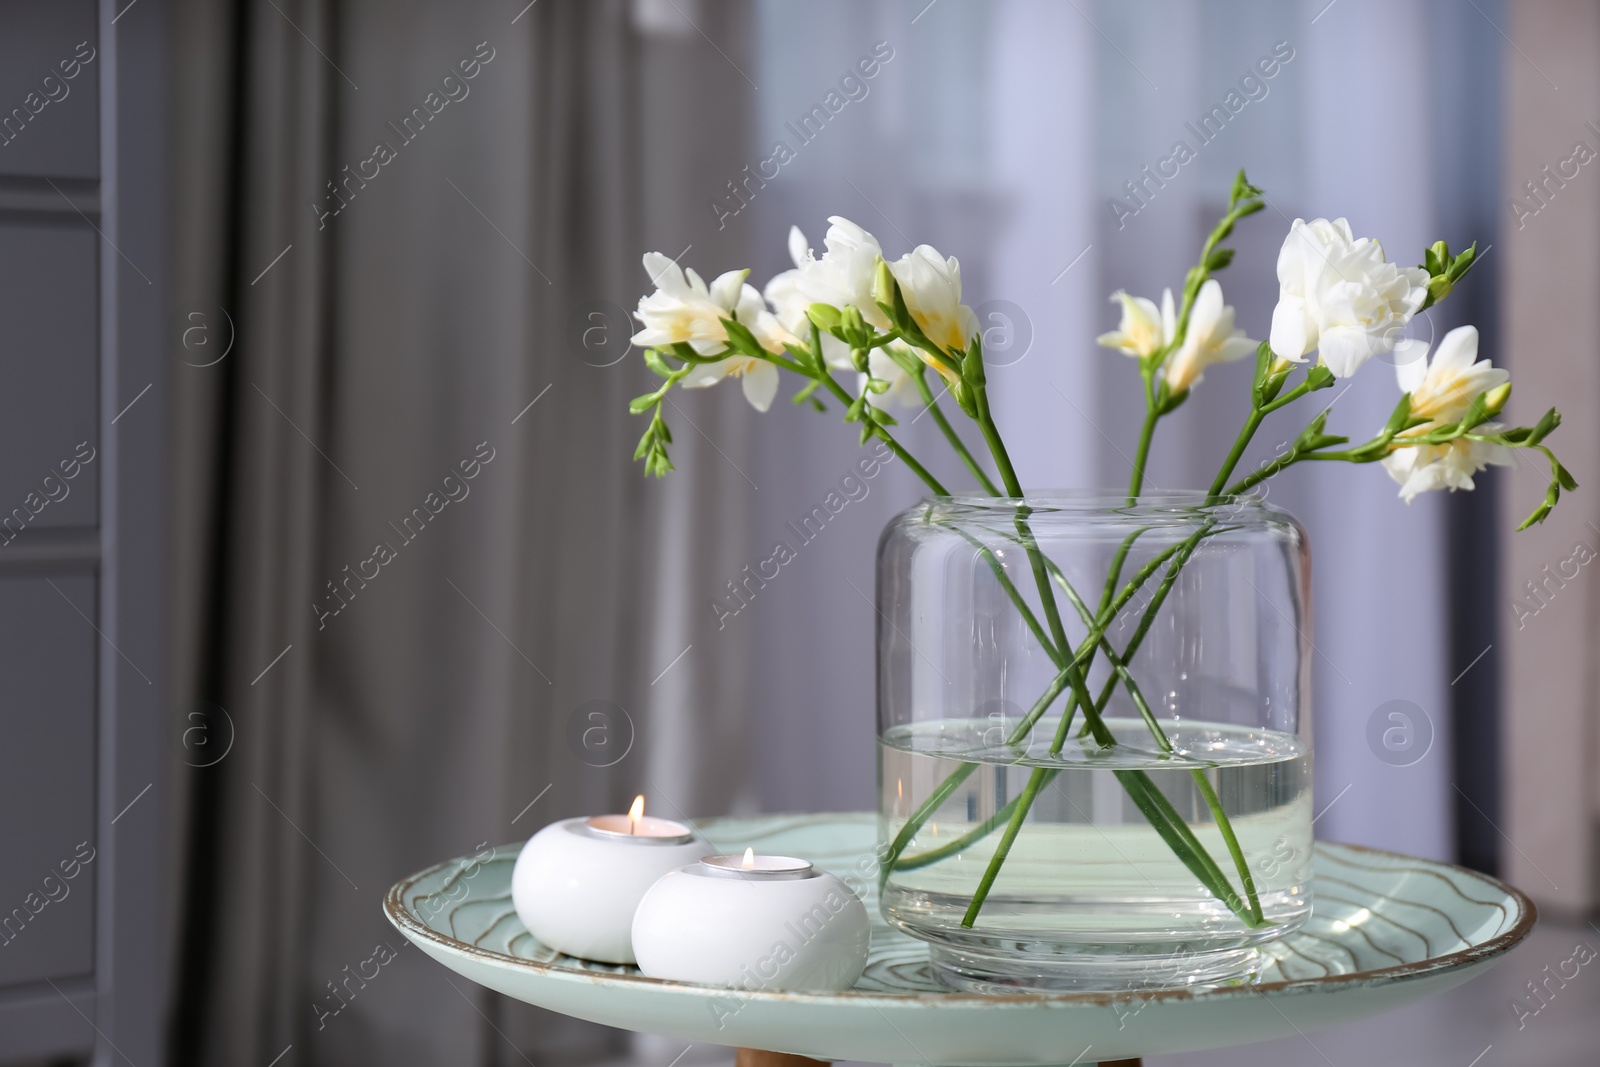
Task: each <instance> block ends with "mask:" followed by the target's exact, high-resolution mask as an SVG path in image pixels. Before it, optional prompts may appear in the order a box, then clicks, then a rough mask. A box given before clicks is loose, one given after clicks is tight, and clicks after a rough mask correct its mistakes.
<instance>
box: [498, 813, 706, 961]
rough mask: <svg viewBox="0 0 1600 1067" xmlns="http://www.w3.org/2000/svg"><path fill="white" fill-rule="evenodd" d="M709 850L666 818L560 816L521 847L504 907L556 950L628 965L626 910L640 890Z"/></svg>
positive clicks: (629, 939)
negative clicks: (512, 909) (507, 904)
mask: <svg viewBox="0 0 1600 1067" xmlns="http://www.w3.org/2000/svg"><path fill="white" fill-rule="evenodd" d="M640 807H641V806H640V805H639V804H637V802H636V804H635V808H636V810H637V809H639V808H640ZM711 851H712V848H711V846H710V845H709V844H707V843H706V842H705V841H704V840H703V839H701V838H698V837H696V836H695V835H694V831H693V830H691V829H690V828H689V827H688V826H686V825H685V824H683V823H681V822H674V821H673V820H671V819H658V818H655V817H653V816H646V815H643V814H637V815H594V816H590V817H589V818H587V819H584V818H578V819H565V820H563V821H561V822H556V823H551V824H550V825H549V826H546V827H545V828H544V829H543V830H540V831H539V832H538V833H536V834H534V835H533V837H531V838H529V839H528V843H527V844H526V845H524V846H522V852H521V854H520V855H518V856H517V865H516V867H514V868H513V869H512V872H511V903H512V905H513V906H514V907H515V908H516V910H517V916H518V917H519V918H520V919H521V920H522V925H523V926H526V927H527V928H528V932H529V933H530V934H532V935H533V936H534V937H536V938H538V939H539V940H540V941H542V942H544V943H545V944H546V945H548V946H550V947H551V948H553V949H556V950H557V951H559V952H565V953H566V954H567V955H569V956H578V957H580V958H582V959H586V960H597V961H599V962H601V963H633V962H634V956H633V944H632V936H631V931H632V927H633V913H634V911H635V909H637V908H638V906H639V901H640V899H641V898H642V897H643V896H644V895H645V892H646V890H648V889H649V888H650V887H651V885H653V884H654V883H655V881H656V880H657V879H658V878H660V877H661V876H662V875H664V874H666V873H667V872H669V871H672V870H675V869H677V868H678V867H681V866H683V865H684V864H685V863H688V862H691V861H693V860H697V859H699V858H701V857H702V856H705V855H707V854H708V853H710V852H711Z"/></svg>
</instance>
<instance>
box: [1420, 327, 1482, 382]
mask: <svg viewBox="0 0 1600 1067" xmlns="http://www.w3.org/2000/svg"><path fill="white" fill-rule="evenodd" d="M1477 360H1478V328H1477V327H1476V326H1457V327H1456V328H1455V329H1453V330H1451V331H1450V332H1449V333H1447V334H1445V335H1444V340H1442V341H1440V342H1439V349H1438V351H1436V352H1435V353H1434V354H1433V366H1432V367H1431V368H1430V369H1431V370H1432V371H1433V376H1434V377H1436V378H1437V377H1439V376H1440V375H1447V376H1449V377H1452V378H1453V377H1456V376H1457V375H1459V374H1462V373H1464V372H1465V371H1466V370H1468V369H1469V368H1470V367H1471V366H1472V365H1473V364H1474V363H1476V362H1477Z"/></svg>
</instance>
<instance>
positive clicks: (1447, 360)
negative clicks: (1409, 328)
mask: <svg viewBox="0 0 1600 1067" xmlns="http://www.w3.org/2000/svg"><path fill="white" fill-rule="evenodd" d="M1395 355H1396V357H1397V359H1398V361H1399V366H1398V367H1397V368H1396V371H1397V374H1398V377H1399V379H1400V388H1401V389H1402V390H1403V391H1405V392H1408V393H1410V394H1411V413H1412V414H1413V415H1417V416H1421V417H1424V418H1426V419H1428V420H1429V421H1428V422H1427V423H1426V424H1424V425H1421V426H1417V427H1415V428H1413V429H1410V430H1406V431H1404V432H1402V433H1401V434H1399V435H1398V436H1397V438H1396V439H1397V440H1400V439H1403V438H1405V437H1415V436H1418V435H1421V434H1426V433H1429V432H1430V431H1433V430H1439V429H1443V428H1444V427H1447V426H1454V425H1456V424H1457V423H1459V422H1460V421H1461V419H1462V417H1463V416H1465V415H1466V413H1467V409H1468V408H1469V407H1470V406H1471V405H1472V401H1473V400H1474V399H1475V398H1476V397H1477V396H1478V395H1479V394H1481V393H1486V392H1488V391H1489V390H1491V389H1494V388H1495V387H1497V386H1500V385H1503V384H1504V383H1505V382H1507V381H1510V380H1511V375H1510V374H1508V373H1506V372H1505V371H1504V370H1501V369H1499V368H1497V367H1495V366H1494V364H1492V363H1491V362H1490V361H1489V360H1487V359H1485V360H1479V359H1478V331H1477V328H1476V327H1473V326H1459V327H1457V328H1456V329H1454V330H1451V331H1450V332H1449V333H1447V334H1445V335H1444V340H1442V341H1440V342H1439V348H1438V351H1436V352H1435V353H1434V355H1433V362H1431V363H1430V362H1429V361H1428V346H1427V344H1426V343H1425V342H1423V341H1402V342H1401V343H1400V344H1399V345H1397V346H1396V348H1395ZM1481 428H1482V429H1483V430H1484V431H1486V432H1491V433H1492V432H1493V431H1495V430H1497V429H1499V427H1498V426H1496V425H1495V424H1494V423H1483V424H1482V427H1481ZM1511 463H1512V458H1511V450H1510V449H1509V448H1507V447H1506V446H1504V445H1495V444H1488V443H1485V442H1483V441H1469V440H1467V439H1466V438H1457V439H1456V440H1454V441H1450V442H1448V443H1446V444H1442V445H1411V446H1402V447H1399V448H1396V449H1395V450H1394V451H1393V452H1391V453H1389V455H1387V456H1385V457H1384V459H1383V466H1384V469H1385V470H1387V471H1388V472H1389V476H1390V477H1392V478H1393V479H1394V480H1395V481H1397V482H1399V483H1400V495H1401V496H1402V497H1403V498H1405V501H1406V503H1408V504H1409V503H1410V502H1411V501H1412V500H1413V499H1415V498H1416V495H1417V494H1418V493H1425V492H1427V491H1428V490H1429V489H1445V488H1448V489H1451V490H1456V489H1471V488H1472V476H1473V475H1474V474H1476V473H1477V472H1478V471H1481V470H1483V469H1484V468H1485V467H1487V466H1489V465H1490V464H1494V465H1495V466H1499V467H1509V466H1510V465H1511Z"/></svg>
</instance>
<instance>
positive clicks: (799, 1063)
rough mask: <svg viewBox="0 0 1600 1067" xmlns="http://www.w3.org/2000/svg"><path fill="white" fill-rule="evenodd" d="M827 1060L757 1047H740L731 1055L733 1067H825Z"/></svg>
mask: <svg viewBox="0 0 1600 1067" xmlns="http://www.w3.org/2000/svg"><path fill="white" fill-rule="evenodd" d="M828 1062H829V1061H827V1060H814V1059H812V1058H811V1057H809V1056H793V1055H790V1054H789V1053H787V1052H764V1051H762V1050H761V1049H758V1048H741V1049H739V1050H737V1051H736V1052H735V1053H734V1056H733V1067H826V1065H827V1064H828Z"/></svg>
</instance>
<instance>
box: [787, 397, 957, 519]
mask: <svg viewBox="0 0 1600 1067" xmlns="http://www.w3.org/2000/svg"><path fill="white" fill-rule="evenodd" d="M819 373H820V375H821V377H820V378H818V379H817V380H818V381H820V382H822V384H823V385H825V386H827V388H828V391H829V392H831V393H832V394H833V395H834V396H835V397H836V398H837V399H838V400H839V401H840V403H842V404H844V405H845V406H846V407H849V406H850V405H851V404H853V403H855V398H854V397H852V396H851V395H850V394H849V393H847V392H845V391H844V387H843V386H842V385H840V384H839V383H838V382H836V381H834V380H833V375H831V374H829V373H828V372H827V370H826V369H824V370H822V371H820V372H819ZM808 377H809V376H808ZM871 406H872V405H870V404H866V405H863V407H866V408H870V407H871ZM862 418H864V419H866V420H867V422H868V425H870V426H871V428H872V433H873V435H874V436H876V437H877V438H878V440H880V441H882V442H883V443H884V444H886V445H888V446H889V451H891V452H893V453H894V454H895V456H896V457H898V458H899V459H900V461H901V462H903V463H904V464H905V465H906V466H907V467H910V468H911V471H912V473H914V474H915V475H916V476H917V477H918V478H921V479H922V481H923V483H924V484H925V485H927V487H928V488H929V489H931V490H932V491H933V493H934V495H935V496H949V495H950V491H949V490H948V489H946V488H945V487H944V486H943V485H941V484H940V483H939V479H937V478H935V477H934V476H933V474H932V473H931V472H930V471H929V470H928V468H926V467H924V466H923V465H922V464H920V463H918V462H917V461H916V458H915V457H913V456H912V455H911V453H910V452H907V451H906V450H905V449H904V448H902V447H901V445H900V442H899V441H896V440H895V439H894V435H893V434H891V433H890V432H889V431H888V430H886V429H884V427H883V425H882V424H881V423H879V422H876V421H874V420H873V419H872V417H871V416H870V415H869V414H865V413H864V414H863V415H862Z"/></svg>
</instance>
